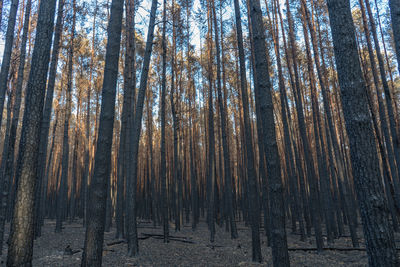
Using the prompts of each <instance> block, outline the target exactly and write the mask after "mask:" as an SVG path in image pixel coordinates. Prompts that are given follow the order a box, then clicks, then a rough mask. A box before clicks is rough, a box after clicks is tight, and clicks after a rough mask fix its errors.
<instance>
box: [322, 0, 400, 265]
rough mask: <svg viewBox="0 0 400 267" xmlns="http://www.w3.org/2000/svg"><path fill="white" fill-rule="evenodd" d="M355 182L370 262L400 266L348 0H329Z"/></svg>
mask: <svg viewBox="0 0 400 267" xmlns="http://www.w3.org/2000/svg"><path fill="white" fill-rule="evenodd" d="M327 4H328V10H329V18H330V25H331V33H332V39H333V45H334V51H335V59H336V66H337V71H338V77H339V84H340V87H341V98H342V103H343V113H344V118H345V123H346V130H347V133H348V137H349V142H350V156H351V162H352V170H353V177H354V185H355V189H356V192H357V196H358V202H359V206H360V210H361V219H362V222H363V228H364V236H365V240H366V247H367V253H368V260H369V265H370V266H397V265H398V259H397V255H396V246H395V242H394V236H393V228H392V226H391V225H390V223H389V218H388V215H389V214H388V213H389V212H388V208H387V203H386V200H385V197H384V193H383V188H382V184H381V181H380V172H379V163H378V155H377V151H376V146H375V138H374V135H373V129H372V125H371V117H370V114H369V110H368V102H367V95H366V94H365V81H364V79H363V76H362V71H361V67H360V61H359V58H358V52H357V44H356V40H355V27H354V24H353V19H352V15H351V9H350V1H348V0H327Z"/></svg>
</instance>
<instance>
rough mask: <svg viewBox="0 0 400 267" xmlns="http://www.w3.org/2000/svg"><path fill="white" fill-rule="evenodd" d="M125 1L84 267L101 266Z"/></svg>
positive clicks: (117, 24) (106, 95)
mask: <svg viewBox="0 0 400 267" xmlns="http://www.w3.org/2000/svg"><path fill="white" fill-rule="evenodd" d="M123 6H124V1H123V0H113V1H112V5H111V16H110V20H109V25H108V30H107V34H108V42H107V49H106V62H105V67H104V80H103V91H102V103H101V112H100V125H99V134H98V140H97V149H96V155H95V162H94V173H93V178H92V179H91V185H90V191H89V199H88V210H87V212H88V217H87V219H88V220H87V227H86V235H85V248H84V251H83V255H82V263H81V265H82V266H101V262H102V254H103V240H104V227H105V212H106V201H107V190H108V188H107V185H108V182H107V181H108V179H109V177H110V169H111V147H112V140H113V129H114V115H115V112H114V109H115V92H116V85H117V77H118V61H119V52H120V43H121V28H122V13H123Z"/></svg>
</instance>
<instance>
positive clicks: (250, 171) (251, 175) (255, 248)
mask: <svg viewBox="0 0 400 267" xmlns="http://www.w3.org/2000/svg"><path fill="white" fill-rule="evenodd" d="M234 5H235V21H236V34H237V37H236V39H237V45H238V49H239V67H240V89H241V90H240V92H241V94H242V104H243V105H242V106H243V121H244V135H245V139H244V141H245V142H244V145H245V148H246V156H247V176H248V180H249V187H250V189H251V195H250V197H252V199H251V205H250V206H249V208H250V212H251V215H252V222H251V233H252V258H253V261H257V262H261V261H262V255H261V246H260V211H259V208H260V200H259V196H258V193H257V192H258V188H257V181H256V179H257V178H256V173H255V169H254V153H253V143H252V139H251V126H250V115H249V97H248V94H247V78H246V63H245V57H244V48H243V33H242V24H241V23H242V21H241V16H240V7H239V1H238V0H234Z"/></svg>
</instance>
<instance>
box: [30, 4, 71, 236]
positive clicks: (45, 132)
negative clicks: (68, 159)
mask: <svg viewBox="0 0 400 267" xmlns="http://www.w3.org/2000/svg"><path fill="white" fill-rule="evenodd" d="M64 4H65V0H60V1H58V8H57V9H58V10H57V21H56V26H55V30H54V40H53V51H52V54H51V62H50V70H49V79H48V83H47V93H46V98H45V103H44V108H43V120H42V123H41V126H40V127H41V128H40V141H39V156H38V170H37V179H38V180H43V181H42V187H41V188H38V189H37V190H38V191H40V192H41V197H40V198H39V200H38V201H39V203H40V204H39V210H38V211H37V214H38V215H39V219H38V220H37V222H38V223H39V222H40V224H36V232H35V235H37V236H40V232H41V225H42V223H43V220H44V218H43V217H42V216H40V214H42V212H43V211H44V206H45V199H43V198H44V196H46V194H47V180H46V179H45V177H48V176H47V175H45V171H46V158H47V147H48V136H49V130H50V118H51V111H52V108H53V96H54V86H55V81H56V75H57V66H58V56H59V52H60V44H61V39H62V28H63V14H64ZM49 165H50V164H48V166H49Z"/></svg>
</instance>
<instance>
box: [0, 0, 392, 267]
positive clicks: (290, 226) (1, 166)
mask: <svg viewBox="0 0 400 267" xmlns="http://www.w3.org/2000/svg"><path fill="white" fill-rule="evenodd" d="M0 35H1V37H2V38H3V40H4V45H3V47H2V54H1V55H2V59H1V71H0V110H1V112H0V127H1V128H0V129H1V131H0V138H1V139H0V151H2V152H1V155H0V156H1V162H0V192H1V194H0V201H1V203H0V246H4V245H5V244H4V243H6V242H5V240H4V236H5V229H6V228H5V225H6V223H7V222H10V235H9V240H8V242H7V244H8V246H9V248H8V257H7V266H31V265H32V254H33V242H34V239H35V238H37V237H40V236H41V234H42V233H41V228H42V226H43V224H44V220H45V219H53V220H56V224H55V232H56V233H59V232H61V231H62V229H63V228H62V225H63V223H65V222H66V221H69V222H72V221H75V220H80V219H81V220H82V222H83V227H85V229H86V235H85V243H84V251H83V254H82V262H81V265H82V266H101V263H102V251H103V241H104V233H105V232H108V231H110V228H111V226H112V225H115V227H116V238H123V239H125V240H126V241H127V248H128V249H127V251H128V252H127V253H128V255H129V256H132V257H133V256H136V255H137V254H138V253H139V249H140V248H139V242H138V234H137V219H138V218H141V219H147V220H151V221H152V222H153V223H154V225H159V226H162V231H163V240H164V242H166V243H167V242H169V238H170V237H169V236H170V234H169V232H170V229H169V228H170V227H171V225H173V226H174V227H175V229H173V230H175V231H179V230H180V229H181V228H182V227H183V226H184V225H185V224H186V225H191V227H192V229H193V230H196V227H197V225H198V224H199V222H200V219H202V218H204V220H205V221H206V223H207V225H208V229H209V232H210V242H214V240H215V233H216V231H227V232H230V235H231V238H232V239H236V238H238V237H239V236H238V230H237V226H236V223H237V222H238V221H244V222H246V225H248V226H249V230H250V231H251V238H252V260H253V261H256V262H262V260H263V255H262V253H261V242H260V235H262V234H265V235H266V236H267V238H268V246H271V248H272V256H273V264H274V266H289V265H290V262H289V254H288V244H287V237H286V235H287V234H286V231H288V230H290V231H292V232H293V233H296V234H298V235H299V239H300V240H301V241H305V240H307V239H315V244H316V248H317V250H318V251H319V252H321V251H323V250H324V248H325V247H327V246H330V245H332V244H333V243H334V241H335V239H338V238H340V237H341V236H343V235H345V233H346V232H347V231H348V232H349V233H350V236H351V241H352V245H353V246H354V247H359V246H360V245H361V244H360V242H359V239H360V237H359V236H358V233H359V232H357V229H358V228H362V229H363V236H364V239H365V243H366V250H367V253H368V261H369V265H370V266H398V264H399V259H398V255H397V252H396V246H395V240H394V233H395V232H399V231H400V128H399V126H400V125H399V124H400V121H399V115H400V114H399V107H398V105H399V88H400V1H399V0H389V1H380V0H351V1H350V0H326V1H324V0H300V1H291V0H265V1H260V0H246V1H239V0H233V1H230V0H220V1H216V0H163V1H157V0H151V1H150V0H125V1H124V0H112V1H110V0H94V1H81V0H58V1H56V0H47V1H32V0H9V1H4V3H3V0H0ZM170 223H173V224H170ZM216 226H219V227H216ZM223 228H224V229H223ZM324 236H326V239H325V238H324ZM239 238H240V237H239ZM0 253H2V250H1V249H0Z"/></svg>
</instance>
